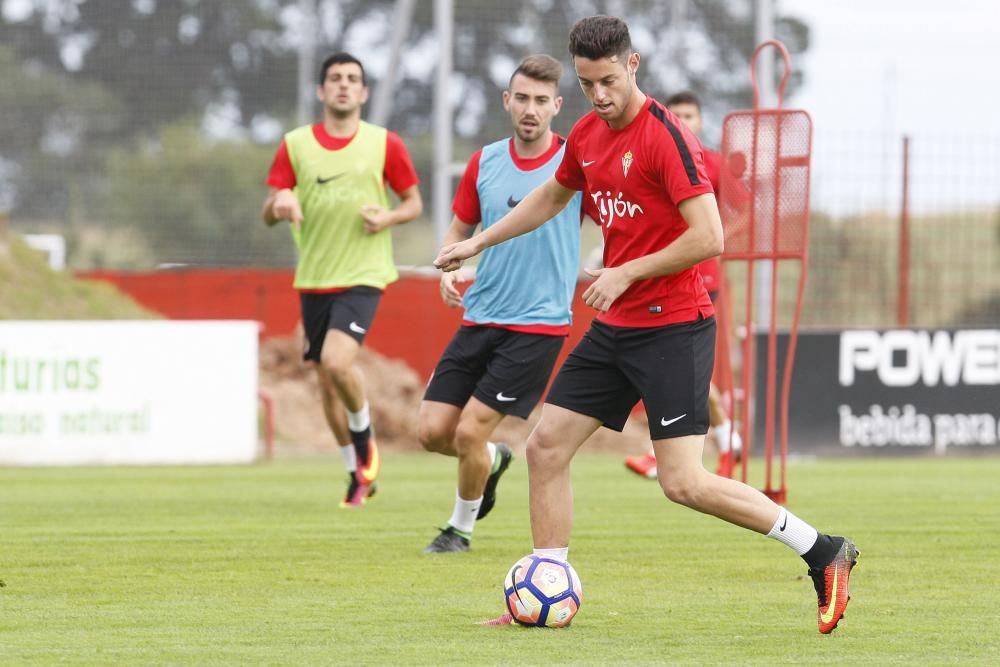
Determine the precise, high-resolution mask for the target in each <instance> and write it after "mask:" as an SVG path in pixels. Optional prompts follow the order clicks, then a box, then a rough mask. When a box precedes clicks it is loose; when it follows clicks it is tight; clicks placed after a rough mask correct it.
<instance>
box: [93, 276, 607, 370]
mask: <svg viewBox="0 0 1000 667" xmlns="http://www.w3.org/2000/svg"><path fill="white" fill-rule="evenodd" d="M78 276H79V277H80V278H87V279H92V280H103V281H105V282H109V283H111V284H113V285H115V286H116V287H118V289H120V290H121V291H123V292H125V293H126V294H128V295H129V296H131V297H132V298H133V299H135V300H136V301H138V302H139V303H140V304H142V305H143V306H145V307H146V308H149V309H150V310H153V311H156V312H158V313H161V314H162V315H164V316H165V317H168V318H170V319H178V320H229V319H246V320H257V321H259V322H260V323H261V325H262V327H261V329H262V336H263V337H264V338H271V337H275V336H288V335H290V334H292V333H293V332H294V331H295V328H296V326H298V323H299V302H298V297H297V295H296V292H295V290H293V289H292V271H291V270H286V269H181V270H169V271H155V272H149V273H131V272H124V271H87V272H82V273H80V274H78ZM438 282H439V278H438V276H437V275H433V274H431V275H426V274H418V273H413V274H404V275H403V276H401V278H400V279H399V280H398V281H397V282H395V283H393V284H392V285H390V286H389V287H387V288H386V290H385V293H384V295H383V296H382V301H381V303H380V305H379V309H378V314H377V315H376V316H375V321H374V322H373V324H372V327H371V332H370V333H369V335H368V337H367V338H366V339H365V345H367V346H369V347H370V348H371V349H373V350H375V351H377V352H379V353H380V354H383V355H385V356H387V357H393V358H397V359H402V360H403V361H405V362H406V363H407V364H408V365H409V366H411V367H412V368H413V369H414V370H415V371H417V373H418V374H420V376H421V377H430V374H431V371H433V370H434V365H435V364H436V363H437V360H438V357H439V356H440V355H441V352H443V351H444V348H445V346H446V345H447V344H448V341H449V340H451V337H452V335H454V333H455V330H456V329H457V328H458V326H459V324H460V322H461V321H462V311H461V310H460V309H452V308H447V307H446V306H445V305H444V304H443V303H442V302H441V297H440V295H439V292H438ZM583 289H585V286H580V287H578V288H577V298H576V299H575V301H574V311H575V312H574V321H573V326H572V328H571V331H570V335H569V340H568V341H567V343H566V345H564V346H563V350H562V355H561V356H560V359H559V363H562V359H563V357H565V355H566V354H567V353H568V352H569V350H571V349H572V347H573V345H575V344H576V342H577V341H578V340H580V338H581V337H582V336H583V333H584V332H585V331H586V330H587V327H589V326H590V321H591V320H592V319H593V317H594V311H593V310H591V309H590V308H588V307H587V306H585V305H583V303H582V302H581V301H580V299H579V298H578V297H579V293H580V292H582V291H583Z"/></svg>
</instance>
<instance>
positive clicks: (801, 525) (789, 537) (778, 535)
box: [767, 507, 819, 556]
mask: <svg viewBox="0 0 1000 667" xmlns="http://www.w3.org/2000/svg"><path fill="white" fill-rule="evenodd" d="M780 509H781V511H780V512H778V520H777V521H775V522H774V526H772V527H771V532H769V533H768V534H767V536H768V537H770V538H772V539H775V540H778V541H779V542H781V543H782V544H786V545H788V546H790V547H791V548H792V549H794V550H795V553H797V554H798V555H800V556H801V555H802V554H804V553H805V552H807V551H809V550H810V549H812V546H813V545H814V544H816V538H817V537H819V533H817V532H816V529H815V528H813V527H812V526H810V525H809V524H808V523H806V522H805V521H803V520H802V519H800V518H799V517H797V516H795V515H794V514H792V513H791V512H789V511H788V510H786V509H785V508H784V507H782V508H780Z"/></svg>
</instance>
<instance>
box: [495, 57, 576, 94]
mask: <svg viewBox="0 0 1000 667" xmlns="http://www.w3.org/2000/svg"><path fill="white" fill-rule="evenodd" d="M562 70H563V67H562V63H560V62H559V61H558V60H556V59H555V58H553V57H552V56H550V55H546V54H544V53H536V54H535V55H533V56H526V57H525V58H523V59H522V60H521V63H520V64H519V65H518V66H517V69H516V70H514V73H513V74H511V75H510V82H509V83H508V84H507V87H508V88H510V84H511V83H513V82H514V77H515V76H517V75H518V74H521V75H523V76H526V77H528V78H529V79H534V80H535V81H543V82H545V83H553V84H555V86H556V90H559V79H560V77H562Z"/></svg>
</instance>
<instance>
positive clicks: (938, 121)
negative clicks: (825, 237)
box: [776, 0, 1000, 214]
mask: <svg viewBox="0 0 1000 667" xmlns="http://www.w3.org/2000/svg"><path fill="white" fill-rule="evenodd" d="M776 1H777V2H778V7H779V9H780V11H781V13H783V14H788V15H793V16H797V17H799V18H801V19H803V20H804V21H805V22H806V23H807V24H809V26H810V28H811V41H810V45H809V51H808V52H807V53H806V54H805V55H803V56H801V61H802V62H801V66H802V67H803V68H804V69H805V70H806V72H807V74H808V76H807V79H806V84H805V85H804V86H803V87H802V89H800V90H799V91H798V92H797V93H796V94H795V95H794V96H793V97H791V98H790V99H789V100H787V102H786V107H792V108H802V109H805V110H807V111H809V113H810V114H811V115H812V117H813V121H814V126H815V131H814V138H815V141H814V150H813V169H814V177H813V201H814V203H815V204H819V205H820V206H822V207H824V208H825V209H826V210H828V211H829V212H831V213H842V214H848V213H852V212H854V211H856V210H859V209H867V208H880V209H883V210H888V211H891V210H893V209H894V208H895V207H896V206H897V204H898V200H899V196H900V194H899V193H900V187H899V184H900V183H901V169H900V165H901V162H902V160H901V157H900V156H901V152H902V151H901V140H900V136H901V135H902V134H904V133H906V134H910V135H911V136H912V137H913V143H912V145H911V155H912V157H913V159H912V161H911V173H912V175H913V178H912V180H911V204H912V205H913V206H914V207H915V209H916V210H918V211H919V210H932V209H949V210H950V209H953V208H955V207H956V205H958V206H960V207H963V208H966V207H972V208H975V207H982V206H990V207H994V206H996V205H997V204H998V203H1000V1H996V0H948V1H947V2H940V1H932V0H837V1H836V2H833V1H832V0H776ZM794 65H795V63H793V66H794Z"/></svg>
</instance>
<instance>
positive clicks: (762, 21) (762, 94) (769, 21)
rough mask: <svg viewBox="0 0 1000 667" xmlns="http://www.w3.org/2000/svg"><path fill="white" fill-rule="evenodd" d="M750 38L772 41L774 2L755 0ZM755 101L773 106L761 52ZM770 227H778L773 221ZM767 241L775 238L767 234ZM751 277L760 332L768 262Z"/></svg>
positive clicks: (769, 58)
mask: <svg viewBox="0 0 1000 667" xmlns="http://www.w3.org/2000/svg"><path fill="white" fill-rule="evenodd" d="M754 14H755V16H754V18H755V20H754V36H755V38H756V42H757V44H762V43H764V42H766V41H767V40H769V39H774V0H755V12H754ZM757 68H758V76H757V83H758V91H759V94H758V102H759V104H760V107H761V108H762V109H763V108H768V107H772V106H774V104H775V103H776V101H777V98H778V93H777V88H776V85H775V80H774V57H773V54H770V53H763V54H762V57H761V58H758V64H757ZM773 224H778V220H777V219H776V218H775V219H774V221H773ZM770 236H771V238H772V239H774V238H776V235H775V234H774V233H773V230H772V233H771V235H770ZM753 273H754V277H753V279H754V280H756V282H757V286H758V289H757V290H756V294H757V303H756V308H755V312H756V316H757V317H756V324H757V326H758V327H760V328H761V329H763V330H767V327H768V326H770V323H771V309H772V308H774V307H775V304H774V303H772V302H771V293H772V292H771V282H772V281H773V280H774V279H775V277H774V272H773V271H772V266H771V264H770V262H756V266H755V267H754V272H753Z"/></svg>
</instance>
